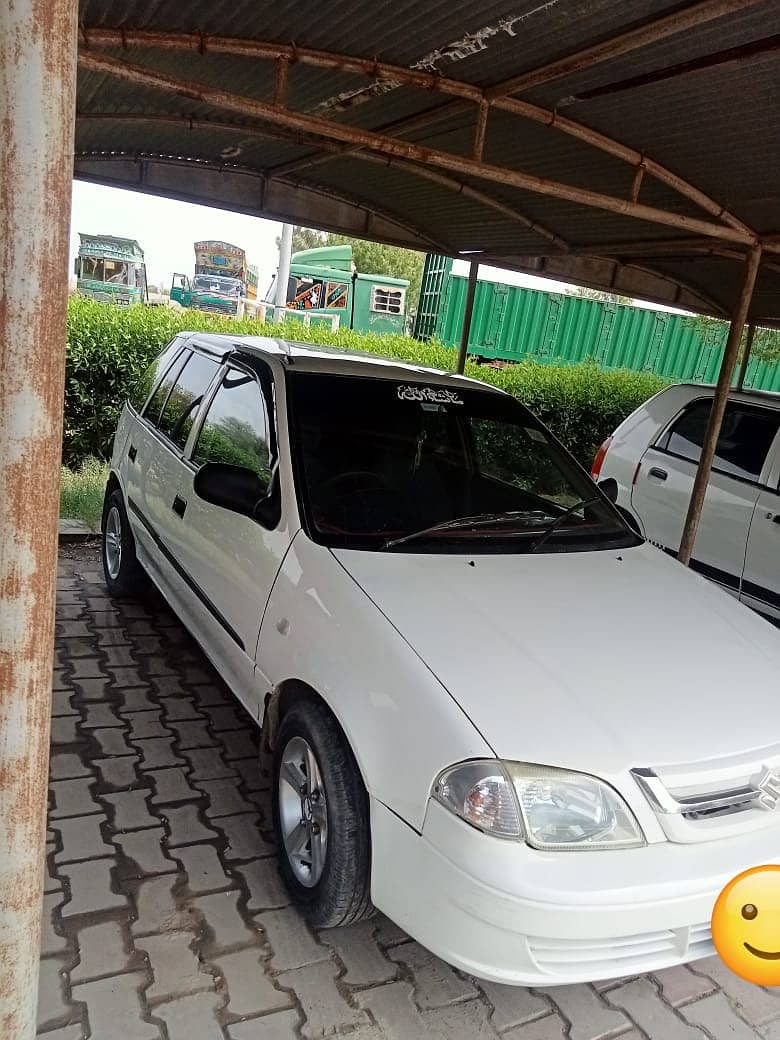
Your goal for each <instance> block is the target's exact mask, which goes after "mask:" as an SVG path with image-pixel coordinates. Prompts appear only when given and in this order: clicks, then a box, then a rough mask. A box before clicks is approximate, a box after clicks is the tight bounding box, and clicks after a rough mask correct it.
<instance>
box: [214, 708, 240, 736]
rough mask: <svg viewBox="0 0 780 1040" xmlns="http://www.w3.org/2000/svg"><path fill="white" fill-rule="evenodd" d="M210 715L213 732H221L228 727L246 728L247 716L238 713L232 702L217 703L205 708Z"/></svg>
mask: <svg viewBox="0 0 780 1040" xmlns="http://www.w3.org/2000/svg"><path fill="white" fill-rule="evenodd" d="M204 714H205V715H207V716H208V719H209V727H210V728H211V730H212V732H214V733H220V732H223V731H224V730H226V729H245V728H246V716H243V717H242V716H241V715H239V714H238V712H237V711H236V709H235V708H234V707H233V706H232V705H231V704H224V705H223V704H219V705H217V704H215V705H212V706H211V707H209V708H207V709H205V710H204Z"/></svg>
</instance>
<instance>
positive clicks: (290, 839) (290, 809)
mask: <svg viewBox="0 0 780 1040" xmlns="http://www.w3.org/2000/svg"><path fill="white" fill-rule="evenodd" d="M273 814H274V828H275V831H276V839H277V842H278V846H279V869H280V871H281V874H282V877H283V878H284V881H285V884H286V885H287V888H288V890H289V892H290V894H291V895H292V897H293V899H294V901H295V902H296V903H297V904H298V906H300V907H301V909H302V910H303V911H304V912H305V913H306V915H307V916H308V918H309V920H310V921H311V923H312V924H313V925H314V926H315V927H317V928H334V927H338V926H339V925H345V924H352V923H353V922H355V921H360V920H362V919H363V918H366V917H370V916H371V914H372V913H373V912H374V908H373V906H372V904H371V896H370V874H371V852H370V826H369V813H368V796H367V794H366V789H365V787H364V786H363V781H362V778H361V776H360V773H359V771H358V767H357V763H356V762H355V758H354V756H353V754H352V751H351V749H350V748H349V745H348V744H347V742H346V739H345V738H344V734H343V733H342V732H341V729H340V728H339V725H338V723H337V722H336V720H335V719H334V718H333V716H332V715H331V713H330V712H329V711H328V710H327V708H325V707H324V705H322V704H320V703H319V702H317V701H315V700H313V699H312V700H304V701H298V702H297V703H295V704H293V706H292V707H291V708H290V710H289V711H288V712H287V713H286V714H285V716H284V718H283V719H282V722H281V725H280V727H279V732H278V734H277V737H276V742H275V747H274V759H273Z"/></svg>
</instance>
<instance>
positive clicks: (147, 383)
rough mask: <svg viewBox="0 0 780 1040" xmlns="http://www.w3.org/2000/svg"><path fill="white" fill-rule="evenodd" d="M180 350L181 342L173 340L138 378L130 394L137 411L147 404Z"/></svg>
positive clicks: (131, 402)
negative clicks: (161, 377)
mask: <svg viewBox="0 0 780 1040" xmlns="http://www.w3.org/2000/svg"><path fill="white" fill-rule="evenodd" d="M180 350H181V343H180V342H179V340H173V342H172V343H169V344H168V346H167V347H165V348H164V349H163V352H162V353H161V354H159V355H158V356H157V357H156V358H155V359H154V361H153V362H152V363H151V365H149V367H148V368H147V370H146V371H145V372H144V374H143V375H142V376H141V378H140V379H139V380H138V383H137V385H136V387H135V389H134V391H133V393H132V394H131V395H130V404H131V405H132V406H133V408H135V410H136V411H137V412H140V411H141V409H142V408H143V406H144V405H145V404H146V402H147V400H148V399H149V394H150V393H151V392H152V390H153V389H154V387H155V386H156V385H157V383H158V381H159V379H160V376H161V375H162V374H163V372H165V370H166V369H167V368H168V367H169V366H170V364H171V362H172V361H173V359H174V358H175V357H176V356H177V355H178V353H179V351H180Z"/></svg>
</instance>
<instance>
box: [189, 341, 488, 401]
mask: <svg viewBox="0 0 780 1040" xmlns="http://www.w3.org/2000/svg"><path fill="white" fill-rule="evenodd" d="M184 335H185V336H187V339H188V342H190V341H191V342H192V344H193V345H198V346H202V347H205V348H206V349H207V350H210V351H212V352H213V353H215V354H218V355H219V356H221V357H226V356H227V355H228V354H230V353H232V352H233V351H235V350H240V351H242V352H244V353H247V354H252V355H254V356H255V357H259V358H268V357H275V358H278V359H279V360H281V361H283V362H285V363H287V364H288V365H289V366H290V367H294V368H300V369H302V370H304V371H316V372H321V373H325V374H327V373H330V374H332V375H348V374H351V375H357V374H362V375H367V376H373V377H376V378H385V379H387V378H391V379H392V378H394V377H397V378H400V379H404V378H405V379H409V378H410V377H411V376H417V377H419V376H424V377H425V378H428V379H435V380H436V382H442V381H447V382H457V383H459V384H464V383H465V384H468V385H469V386H473V387H477V388H479V389H481V390H491V391H493V392H494V393H503V392H504V391H502V390H499V388H498V387H494V386H490V385H489V384H486V383H483V382H482V381H481V380H479V379H472V378H470V377H469V376H461V375H455V374H453V373H452V372H445V371H444V370H443V369H439V368H430V367H426V366H424V365H415V364H414V363H413V362H406V361H400V360H395V359H393V358H387V357H382V356H381V355H379V354H369V353H361V352H358V351H351V350H344V349H343V348H340V347H329V346H325V345H322V344H311V343H298V342H296V341H294V340H287V339H275V338H272V337H270V336H232V335H229V334H224V333H203V332H190V333H184ZM454 358H455V355H454V352H453V360H454Z"/></svg>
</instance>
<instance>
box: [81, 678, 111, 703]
mask: <svg viewBox="0 0 780 1040" xmlns="http://www.w3.org/2000/svg"><path fill="white" fill-rule="evenodd" d="M79 690H80V691H81V700H83V701H105V700H108V699H110V697H111V693H112V690H111V684H110V683H109V681H108V679H106V678H103V679H79Z"/></svg>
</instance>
